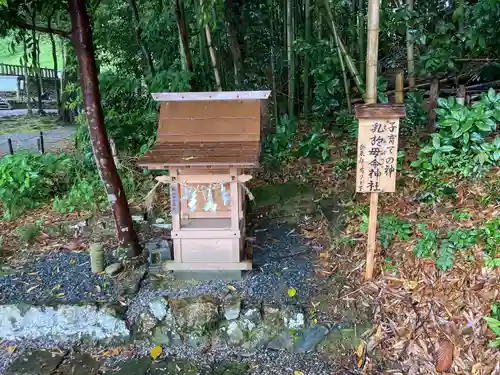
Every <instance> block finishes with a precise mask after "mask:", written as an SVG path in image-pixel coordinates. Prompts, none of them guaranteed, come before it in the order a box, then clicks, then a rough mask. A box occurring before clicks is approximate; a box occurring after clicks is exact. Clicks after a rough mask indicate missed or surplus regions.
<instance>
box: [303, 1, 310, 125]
mask: <svg viewBox="0 0 500 375" xmlns="http://www.w3.org/2000/svg"><path fill="white" fill-rule="evenodd" d="M304 7H305V29H306V30H305V34H306V35H305V37H306V42H307V43H310V42H311V3H310V0H305V2H304ZM310 63H311V59H310V57H309V54H307V55H306V56H305V58H304V118H306V119H307V118H308V117H309V98H310V91H311V90H310V85H309V83H310V79H309V66H310Z"/></svg>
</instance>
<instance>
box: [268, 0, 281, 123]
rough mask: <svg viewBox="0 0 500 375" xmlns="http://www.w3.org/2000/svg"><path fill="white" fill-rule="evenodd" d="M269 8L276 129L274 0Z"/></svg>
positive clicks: (270, 0)
mask: <svg viewBox="0 0 500 375" xmlns="http://www.w3.org/2000/svg"><path fill="white" fill-rule="evenodd" d="M268 6H269V31H270V33H271V80H272V96H273V115H274V121H276V128H277V127H278V124H279V118H278V98H277V93H276V61H275V60H276V56H275V48H274V43H275V40H274V12H273V0H268Z"/></svg>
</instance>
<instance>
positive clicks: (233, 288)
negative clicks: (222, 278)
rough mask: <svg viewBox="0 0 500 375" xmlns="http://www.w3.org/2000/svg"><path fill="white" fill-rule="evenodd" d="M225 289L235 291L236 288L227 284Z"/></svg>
mask: <svg viewBox="0 0 500 375" xmlns="http://www.w3.org/2000/svg"><path fill="white" fill-rule="evenodd" d="M227 289H229V290H230V291H231V292H236V288H235V287H234V286H232V285H228V286H227Z"/></svg>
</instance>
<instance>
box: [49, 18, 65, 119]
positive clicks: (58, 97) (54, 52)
mask: <svg viewBox="0 0 500 375" xmlns="http://www.w3.org/2000/svg"><path fill="white" fill-rule="evenodd" d="M54 12H55V10H54ZM54 12H52V14H51V15H50V16H49V19H48V29H49V37H50V44H51V45H52V60H53V61H54V80H55V89H56V102H57V115H58V117H59V118H60V117H61V112H62V109H61V90H60V86H59V78H58V72H57V70H58V69H57V49H56V41H55V39H54V34H53V33H52V31H51V30H52V17H53V16H54Z"/></svg>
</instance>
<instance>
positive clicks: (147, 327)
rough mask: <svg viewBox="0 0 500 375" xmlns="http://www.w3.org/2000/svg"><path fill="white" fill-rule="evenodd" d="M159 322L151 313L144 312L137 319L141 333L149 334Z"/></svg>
mask: <svg viewBox="0 0 500 375" xmlns="http://www.w3.org/2000/svg"><path fill="white" fill-rule="evenodd" d="M157 323H158V321H157V320H156V318H155V317H154V316H153V315H152V314H151V313H149V312H142V313H140V314H139V318H138V319H137V327H138V331H139V332H140V333H145V334H149V333H150V332H151V331H152V329H153V328H154V327H155V326H156V324H157Z"/></svg>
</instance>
